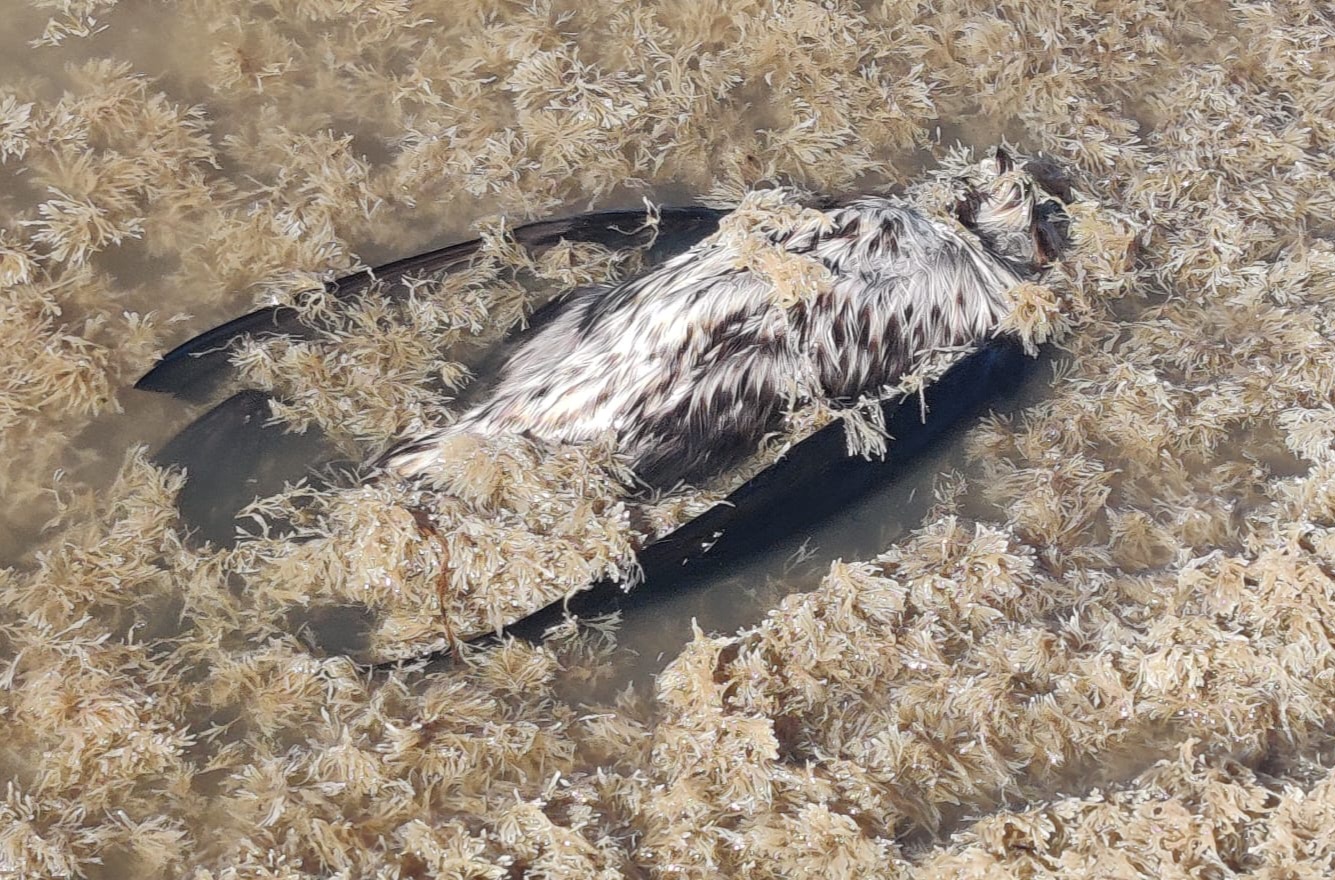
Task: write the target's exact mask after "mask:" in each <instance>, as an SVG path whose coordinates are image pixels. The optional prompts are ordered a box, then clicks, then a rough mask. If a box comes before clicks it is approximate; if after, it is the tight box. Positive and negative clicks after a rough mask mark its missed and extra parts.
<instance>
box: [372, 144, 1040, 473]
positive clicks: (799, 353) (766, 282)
mask: <svg viewBox="0 0 1335 880" xmlns="http://www.w3.org/2000/svg"><path fill="white" fill-rule="evenodd" d="M961 183H962V192H961V199H960V202H959V204H958V205H957V206H956V216H957V217H958V219H959V221H960V223H958V224H951V223H947V222H942V221H938V220H934V219H931V218H929V217H927V216H925V215H923V214H921V213H919V212H917V211H915V210H913V209H911V208H908V207H905V206H903V205H902V204H899V203H896V202H894V201H891V200H889V199H884V198H875V197H861V198H857V199H853V200H850V201H845V202H842V203H837V204H832V205H829V206H826V207H824V208H822V209H819V210H807V211H802V212H794V216H795V217H796V218H797V219H796V222H793V223H791V224H788V225H786V226H782V227H780V228H769V229H766V230H765V232H764V236H765V243H766V244H768V245H770V246H772V247H775V248H777V249H779V250H781V251H782V253H783V254H785V255H791V256H794V257H802V258H808V259H810V260H813V261H817V262H818V264H819V266H820V267H823V269H824V273H825V274H824V279H825V283H823V284H821V285H820V288H819V290H817V291H808V292H807V293H808V294H809V295H805V296H799V297H797V298H796V299H795V300H793V301H792V302H780V298H779V297H778V296H776V291H775V284H774V282H773V280H772V279H771V278H769V277H766V275H765V273H763V272H760V271H756V270H755V269H754V268H751V267H749V266H748V264H747V262H746V260H745V259H744V258H743V255H742V253H741V251H740V246H739V243H738V241H737V239H736V237H735V236H734V237H729V236H727V235H725V234H722V233H720V234H716V235H714V236H711V237H710V238H708V239H706V240H705V241H703V242H701V243H699V244H697V245H696V246H694V247H692V248H691V249H690V250H688V251H686V252H685V253H683V254H681V255H679V256H677V257H675V258H674V259H671V260H669V261H667V262H666V263H664V264H663V265H661V266H659V267H658V268H656V269H655V270H653V271H651V272H649V273H647V274H645V275H642V276H640V277H638V278H634V279H631V280H629V281H626V282H624V283H621V284H618V285H615V286H612V287H608V288H598V289H592V290H585V291H580V292H577V293H576V294H574V295H573V296H571V297H570V298H569V299H568V300H566V301H565V302H564V303H563V304H562V305H561V307H560V309H559V311H558V312H557V313H556V315H555V317H553V318H552V319H551V320H550V321H549V322H548V323H547V324H546V325H545V326H543V327H542V328H541V329H540V330H539V331H538V332H536V333H535V334H534V335H533V337H532V338H531V339H529V340H528V341H527V342H526V343H525V344H524V345H523V346H522V347H521V348H520V349H519V350H518V351H517V352H516V353H515V354H514V355H513V357H512V358H511V359H510V361H509V362H508V364H507V365H506V366H505V368H504V370H503V372H502V376H501V379H500V381H499V382H498V384H497V385H496V387H495V388H494V389H493V390H492V391H491V393H490V394H489V395H488V397H487V399H486V400H485V401H483V402H482V403H480V404H478V405H477V406H475V407H474V408H473V409H471V410H469V411H468V412H467V413H465V414H464V415H463V416H462V417H461V418H460V419H459V420H458V421H457V422H456V423H454V424H453V425H451V426H449V427H447V428H443V429H439V430H434V431H429V432H425V433H423V434H422V435H419V436H415V437H410V438H407V439H406V440H405V441H404V442H402V443H401V444H400V445H399V446H397V447H396V448H394V449H392V450H390V452H389V453H388V454H386V455H385V456H384V457H383V458H382V459H381V464H382V466H383V467H384V468H385V470H386V471H387V472H389V473H392V474H397V475H399V476H401V477H404V478H408V479H417V478H426V479H430V477H431V475H432V474H433V473H434V472H435V471H436V469H437V468H438V467H440V466H441V464H442V462H443V461H444V459H445V458H446V457H447V456H448V455H449V447H450V440H451V438H453V437H455V436H457V435H459V434H460V433H465V432H468V433H475V434H481V435H485V436H494V435H498V434H504V433H511V434H519V435H524V436H527V437H530V438H533V439H536V440H538V441H539V442H543V443H548V444H580V443H588V442H593V441H598V440H602V439H605V438H607V437H609V436H610V437H611V438H613V440H614V443H615V445H616V447H617V449H618V450H619V451H620V452H622V453H623V454H625V455H626V456H627V457H628V458H629V460H630V461H631V463H632V466H633V468H634V469H635V471H636V473H637V475H638V476H639V477H640V479H642V480H644V481H645V482H646V483H649V484H651V485H656V486H670V485H672V484H674V483H676V482H678V481H682V480H684V481H688V482H691V481H698V480H701V479H705V478H707V477H709V476H711V475H712V474H714V473H716V472H717V471H718V470H719V469H720V468H721V467H723V466H725V465H727V464H728V463H730V462H731V461H733V460H735V459H736V458H738V457H740V456H743V455H746V454H749V453H750V452H753V451H755V449H756V448H757V446H758V444H759V443H760V441H761V439H762V438H763V436H764V435H765V434H766V433H768V432H769V431H771V430H773V429H774V428H775V426H776V424H777V423H778V422H779V421H780V419H781V418H782V413H783V412H784V410H785V408H786V407H789V406H791V404H792V403H793V402H794V401H796V400H800V399H802V398H803V397H809V396H814V395H820V396H822V397H824V398H825V399H827V400H828V401H831V402H834V403H841V402H842V403H847V402H852V401H855V400H857V399H858V398H860V397H862V396H864V395H868V394H875V393H877V392H878V391H879V390H880V389H882V388H883V387H884V386H886V385H888V384H891V383H893V382H895V381H896V379H897V378H899V377H900V376H901V375H902V374H904V373H905V372H907V371H909V370H911V369H912V368H913V367H914V366H915V365H916V364H918V363H919V362H920V360H921V359H922V358H923V357H924V356H925V355H927V354H928V353H930V352H932V351H934V350H939V349H943V348H958V347H961V346H968V345H971V344H975V343H977V342H979V341H981V340H983V339H985V338H987V337H988V336H990V335H991V334H992V333H993V332H994V331H995V330H996V328H997V327H998V325H999V324H1000V322H1001V321H1002V319H1003V318H1004V317H1005V316H1006V315H1007V313H1008V312H1009V310H1010V308H1011V302H1010V299H1009V297H1008V295H1007V294H1008V291H1009V290H1010V289H1011V288H1013V287H1014V286H1015V285H1017V284H1019V283H1020V282H1021V281H1022V280H1024V279H1025V278H1027V277H1030V276H1032V275H1033V274H1034V273H1036V272H1037V271H1038V270H1039V269H1040V268H1041V267H1042V266H1043V265H1044V264H1046V262H1048V260H1049V259H1050V258H1051V257H1052V256H1053V255H1054V251H1055V242H1056V236H1055V232H1054V231H1053V229H1052V228H1051V224H1050V220H1051V217H1050V214H1051V212H1052V211H1053V210H1054V209H1059V208H1057V207H1056V205H1055V202H1050V201H1049V200H1047V199H1046V197H1045V195H1044V194H1043V193H1042V192H1041V190H1039V188H1038V187H1037V186H1036V184H1035V181H1034V179H1033V178H1032V177H1031V176H1030V175H1029V174H1028V173H1027V172H1025V171H1024V170H1022V169H1019V168H1017V167H1015V166H1014V164H1013V162H1012V161H1011V160H1010V158H1009V157H1008V156H1007V155H1006V154H1005V153H1004V152H1003V151H1001V150H998V151H997V153H996V156H995V157H994V158H992V159H989V160H988V161H986V162H984V163H983V164H982V165H981V166H980V168H979V170H978V171H977V173H975V174H974V175H972V176H970V177H969V178H966V179H964V180H962V181H961ZM725 223H726V221H725Z"/></svg>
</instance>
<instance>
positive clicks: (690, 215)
mask: <svg viewBox="0 0 1335 880" xmlns="http://www.w3.org/2000/svg"><path fill="white" fill-rule="evenodd" d="M724 213H725V212H723V211H719V210H715V209H712V208H698V207H688V208H663V209H662V211H661V214H660V218H659V222H658V225H657V233H656V236H657V237H656V238H655V239H654V242H653V244H652V246H650V248H649V249H648V250H647V251H646V253H645V261H646V262H647V263H649V264H656V263H659V262H662V261H663V260H665V259H668V258H670V257H672V256H674V255H675V254H677V253H680V252H682V251H684V250H686V249H687V248H689V247H690V246H691V245H693V244H695V243H696V242H697V241H699V240H700V239H702V238H704V237H705V236H707V235H709V234H710V233H712V232H713V231H714V230H715V229H717V228H718V221H719V218H720V217H722V216H723V214H724ZM646 219H647V213H646V211H644V210H640V209H634V210H625V211H599V212H596V213H593V214H583V215H580V216H576V217H567V218H564V219H561V220H547V221H543V222H539V223H530V224H527V225H525V226H520V227H518V228H516V229H515V230H514V231H513V233H512V234H513V235H514V238H515V240H516V241H517V242H518V243H519V244H521V245H523V246H524V247H526V248H527V249H529V250H530V251H531V252H533V253H534V254H535V255H537V254H540V253H542V252H543V251H544V250H546V249H548V248H551V247H553V246H554V245H557V244H559V243H560V242H562V241H571V242H587V243H592V244H601V245H605V246H606V247H609V248H613V249H621V248H628V247H633V246H643V245H644V243H645V242H646V241H648V239H649V237H650V236H651V235H654V234H655V232H654V231H651V230H650V229H648V228H646V227H645V221H646ZM481 246H482V241H481V239H475V240H473V241H467V242H463V243H461V244H454V245H450V246H449V247H444V248H440V249H438V250H434V251H428V252H426V253H424V254H418V255H416V256H412V257H407V258H405V259H402V260H397V261H395V262H393V263H389V264H387V265H384V266H380V267H378V268H375V269H372V270H370V271H369V272H358V273H357V274H355V275H348V276H346V277H343V278H340V279H338V280H337V281H333V282H330V284H329V285H328V288H327V289H328V292H329V293H330V294H331V295H332V296H334V297H335V298H338V299H356V298H357V297H358V296H360V295H361V294H363V293H364V292H365V291H366V289H367V288H368V287H370V285H371V284H372V283H373V282H375V281H380V282H382V283H385V284H387V285H389V286H390V288H391V289H393V286H394V285H395V284H397V282H399V281H400V280H401V279H403V278H404V277H405V276H409V275H414V276H416V275H422V274H428V275H429V274H439V273H444V272H449V271H450V270H452V269H455V268H457V267H459V266H462V265H465V264H466V263H467V262H468V261H469V260H471V259H473V257H474V256H476V254H477V252H478V250H479V249H480V248H481ZM304 332H305V327H304V325H303V324H302V323H301V321H300V320H299V312H298V311H297V310H296V309H294V308H292V307H291V306H266V307H265V308H262V309H257V310H256V311H253V312H251V313H250V314H248V315H242V316H241V317H239V318H234V319H233V320H231V321H228V322H227V323H225V324H221V325H219V326H217V327H214V328H213V329H212V330H207V331H205V332H204V333H201V334H199V335H198V336H196V337H194V338H193V339H190V340H188V341H186V342H184V343H182V344H180V345H178V346H177V347H176V348H174V349H172V350H171V351H169V352H167V354H165V355H163V356H162V359H161V360H159V361H158V363H157V364H156V365H155V366H154V367H153V369H151V370H149V371H148V372H147V373H146V374H144V376H143V377H142V378H140V380H139V381H138V382H136V383H135V386H134V387H136V388H139V389H141V390H144V391H159V392H165V393H169V394H174V395H176V396H178V397H182V398H186V399H188V400H203V399H207V398H208V397H210V396H211V395H212V394H213V392H214V391H216V390H217V388H218V386H219V385H220V384H221V383H222V381H223V380H224V379H225V378H226V377H227V374H228V368H229V366H230V357H231V351H232V344H233V343H234V342H235V341H236V340H237V339H239V338H241V337H245V336H297V337H300V336H301V335H302V334H303V333H304Z"/></svg>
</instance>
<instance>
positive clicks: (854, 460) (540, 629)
mask: <svg viewBox="0 0 1335 880" xmlns="http://www.w3.org/2000/svg"><path fill="white" fill-rule="evenodd" d="M1035 363H1036V360H1035V359H1034V358H1030V357H1028V356H1026V355H1025V353H1024V350H1023V347H1022V346H1021V345H1020V343H1019V342H1018V341H1017V340H1015V339H1013V338H1011V337H1006V336H1003V337H998V338H995V339H993V340H991V341H989V342H988V343H986V344H985V345H984V346H983V347H982V348H980V349H979V350H978V351H976V352H974V353H973V354H970V355H968V356H967V357H965V358H963V359H962V360H961V361H960V362H959V363H957V364H955V365H954V366H953V367H951V368H950V370H948V371H947V372H946V374H945V375H944V376H942V377H941V378H940V379H938V380H937V381H936V382H935V383H933V384H932V385H930V386H928V388H927V389H926V391H925V392H924V393H925V396H926V405H927V414H926V417H925V418H924V417H923V416H922V410H921V409H920V408H919V404H918V401H917V400H916V399H910V400H908V401H906V402H904V403H903V404H901V402H900V401H898V400H888V401H886V402H885V403H884V404H882V407H883V409H884V411H885V413H886V427H887V429H888V430H889V433H890V435H891V436H892V437H894V438H895V439H894V445H893V446H892V447H891V450H890V454H889V455H888V456H887V457H886V458H870V459H869V458H864V457H862V456H856V455H849V454H848V451H847V441H846V439H845V437H844V428H843V423H842V422H836V423H834V424H831V425H827V426H826V427H824V428H822V429H821V430H820V431H818V432H816V433H815V434H813V435H812V436H810V437H808V438H807V439H805V440H803V441H802V442H801V443H798V444H797V445H795V446H794V447H793V448H792V449H790V450H789V451H788V452H787V453H786V454H785V455H784V457H783V458H781V459H779V461H777V462H775V463H774V464H773V465H771V466H770V467H768V468H766V469H765V470H764V471H761V472H760V473H759V474H757V475H756V476H755V477H754V478H753V479H751V480H750V481H749V482H747V483H746V484H745V485H743V486H742V487H740V488H739V489H737V490H736V491H735V492H733V493H732V494H731V495H729V496H728V498H727V499H726V500H725V501H723V502H722V503H720V504H717V505H715V506H714V507H711V508H710V509H709V510H707V511H705V512H704V513H703V514H701V515H700V516H698V517H696V518H695V519H693V520H691V521H690V522H688V523H686V524H685V525H683V526H681V527H680V528H678V529H677V530H676V531H674V532H672V533H671V534H668V535H665V536H664V537H662V538H659V539H658V540H657V541H654V542H653V543H651V544H649V545H648V546H646V547H645V548H644V549H643V550H641V551H640V553H639V554H638V559H639V563H640V569H641V572H642V576H643V581H642V583H640V584H639V585H638V586H636V588H635V589H634V590H631V591H630V592H629V593H628V592H626V590H625V588H624V586H623V585H622V584H620V583H617V582H613V581H600V582H598V583H596V584H593V585H591V587H590V588H589V589H588V590H585V591H583V592H580V593H576V594H574V595H572V596H570V597H568V598H567V599H564V600H560V601H557V602H553V603H552V604H551V605H548V606H547V607H545V608H543V609H541V610H539V611H536V612H534V613H533V614H530V615H529V616H528V617H525V618H522V619H520V620H518V621H516V622H514V623H512V624H510V625H509V626H507V627H506V628H505V634H507V635H511V636H515V637H518V638H522V639H526V640H529V641H534V642H536V641H540V640H541V639H542V638H543V634H544V633H545V632H546V631H547V630H548V629H549V628H550V627H552V626H554V625H556V624H558V623H560V622H561V621H562V620H563V619H564V618H565V617H566V616H567V615H570V616H574V617H576V618H584V619H589V618H594V617H601V616H605V615H608V614H613V613H617V612H622V613H624V612H629V611H631V610H632V609H637V608H644V607H645V606H652V605H654V604H655V603H656V602H662V601H664V600H665V598H666V597H667V596H668V595H674V596H675V595H677V594H679V593H681V592H683V591H685V590H689V589H698V588H701V587H706V586H708V585H709V583H710V580H709V578H710V577H711V576H716V575H717V574H718V573H719V572H720V571H721V570H724V569H726V568H727V566H729V565H735V564H737V563H739V562H740V561H742V560H745V559H747V558H749V557H751V556H754V555H755V554H758V553H761V552H764V551H766V550H767V549H769V548H771V547H773V546H774V545H775V544H776V543H777V542H779V541H782V540H784V539H785V538H788V537H790V536H793V535H799V534H801V533H803V532H804V531H806V530H809V529H810V528H812V526H813V525H814V524H816V523H818V522H820V521H821V520H823V519H825V518H826V517H828V516H830V515H832V514H834V513H836V512H837V511H839V510H842V509H844V508H846V507H848V506H849V505H851V504H853V503H854V502H856V501H857V500H859V499H860V498H862V497H864V496H866V495H868V494H869V493H872V492H876V491H883V490H884V489H885V488H886V487H887V486H888V485H890V484H892V483H894V482H895V481H896V480H898V479H899V478H900V477H901V476H902V475H904V474H905V473H908V472H909V471H910V470H911V468H910V465H911V464H912V463H913V462H914V461H915V460H916V459H917V458H918V457H919V456H922V455H924V454H926V453H927V452H929V451H930V450H931V449H933V448H935V447H936V446H937V444H938V443H939V441H940V440H941V439H942V437H943V436H945V435H947V434H948V433H949V432H951V431H952V430H954V429H956V428H959V427H961V426H962V425H964V424H966V423H967V421H968V419H969V418H970V417H971V416H974V415H976V414H978V413H979V412H981V411H984V410H986V409H988V408H991V407H994V406H996V405H997V404H999V403H1000V402H1001V401H1002V400H1004V399H1005V398H1007V397H1008V396H1011V395H1013V394H1015V393H1016V391H1017V390H1018V389H1019V388H1020V387H1021V384H1022V383H1023V382H1024V381H1025V379H1026V377H1028V376H1030V375H1032V374H1034V373H1036V372H1037V371H1036V370H1035V369H1034V364H1035ZM491 638H493V637H489V636H488V637H482V638H480V639H478V641H483V642H485V641H489V640H491Z"/></svg>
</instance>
